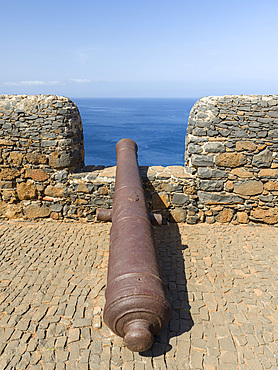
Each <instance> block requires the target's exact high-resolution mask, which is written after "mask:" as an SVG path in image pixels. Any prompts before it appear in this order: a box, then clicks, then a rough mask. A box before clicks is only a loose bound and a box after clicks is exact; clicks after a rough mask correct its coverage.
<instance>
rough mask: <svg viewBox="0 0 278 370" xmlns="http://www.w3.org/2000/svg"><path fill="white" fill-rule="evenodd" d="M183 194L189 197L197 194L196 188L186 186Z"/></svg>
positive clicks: (191, 185) (192, 185)
mask: <svg viewBox="0 0 278 370" xmlns="http://www.w3.org/2000/svg"><path fill="white" fill-rule="evenodd" d="M183 192H184V193H185V194H188V195H193V194H196V186H195V185H194V184H185V185H184V187H183Z"/></svg>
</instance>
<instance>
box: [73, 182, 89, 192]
mask: <svg viewBox="0 0 278 370" xmlns="http://www.w3.org/2000/svg"><path fill="white" fill-rule="evenodd" d="M76 191H77V192H78V193H87V194H89V193H90V190H89V188H88V186H87V185H86V184H79V185H78V188H77V190H76Z"/></svg>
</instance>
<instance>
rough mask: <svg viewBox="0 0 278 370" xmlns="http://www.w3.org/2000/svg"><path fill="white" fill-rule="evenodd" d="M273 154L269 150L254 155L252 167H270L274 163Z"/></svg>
mask: <svg viewBox="0 0 278 370" xmlns="http://www.w3.org/2000/svg"><path fill="white" fill-rule="evenodd" d="M272 159H273V158H272V152H271V151H270V150H268V149H265V150H263V151H262V152H261V153H259V154H256V155H254V157H253V161H252V165H253V166H255V167H270V166H271V163H272Z"/></svg>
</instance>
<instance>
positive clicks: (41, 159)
mask: <svg viewBox="0 0 278 370" xmlns="http://www.w3.org/2000/svg"><path fill="white" fill-rule="evenodd" d="M26 159H27V161H28V162H29V163H31V164H47V162H48V158H47V157H46V155H44V154H39V153H27V154H26Z"/></svg>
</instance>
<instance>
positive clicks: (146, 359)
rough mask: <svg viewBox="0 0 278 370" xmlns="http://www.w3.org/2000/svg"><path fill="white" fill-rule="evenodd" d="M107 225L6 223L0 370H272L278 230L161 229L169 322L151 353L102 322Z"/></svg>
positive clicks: (1, 228) (277, 339)
mask: <svg viewBox="0 0 278 370" xmlns="http://www.w3.org/2000/svg"><path fill="white" fill-rule="evenodd" d="M110 226H111V225H110V223H108V224H102V223H98V224H88V223H78V222H54V221H45V222H26V221H24V222H23V221H9V222H5V221H1V222H0V369H1V370H2V369H3V370H4V369H58V370H59V369H81V370H82V369H170V370H172V369H173V370H174V369H209V370H210V369H251V370H253V369H275V368H277V367H278V361H277V359H278V330H277V328H278V323H277V321H278V310H277V305H278V299H277V291H278V276H277V275H278V257H277V256H278V237H277V235H278V233H277V231H278V228H277V227H272V226H256V225H251V224H249V225H245V226H230V225H219V224H213V225H204V224H203V225H185V224H179V225H175V224H171V225H164V226H162V227H160V228H155V239H156V241H157V243H158V246H159V258H160V264H161V268H162V277H163V279H164V282H165V284H166V287H167V289H168V293H167V297H168V299H169V301H170V304H171V307H172V316H171V321H170V323H169V324H168V325H167V327H166V328H164V329H163V330H162V331H161V333H160V334H159V335H158V336H157V337H156V338H155V342H154V345H153V347H152V348H151V349H150V350H148V351H146V352H144V353H132V352H130V351H129V350H128V349H127V348H126V347H125V346H124V345H123V342H122V339H121V338H118V337H116V336H115V335H114V334H113V333H112V332H111V331H110V330H109V329H108V328H107V327H106V326H105V324H103V322H102V314H103V306H104V291H105V284H106V274H107V262H108V251H109V229H110Z"/></svg>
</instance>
